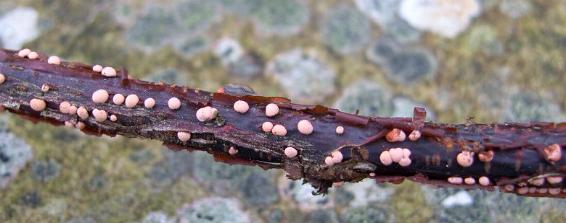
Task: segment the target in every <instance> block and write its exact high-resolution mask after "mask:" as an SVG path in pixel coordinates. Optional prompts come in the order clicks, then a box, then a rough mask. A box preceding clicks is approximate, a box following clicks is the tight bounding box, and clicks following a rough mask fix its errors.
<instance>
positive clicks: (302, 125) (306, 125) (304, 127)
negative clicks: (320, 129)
mask: <svg viewBox="0 0 566 223" xmlns="http://www.w3.org/2000/svg"><path fill="white" fill-rule="evenodd" d="M297 129H298V130H299V132H300V133H302V134H304V135H310V134H312V132H313V131H314V127H313V126H312V123H311V122H310V121H309V120H304V119H303V120H301V121H299V123H297Z"/></svg>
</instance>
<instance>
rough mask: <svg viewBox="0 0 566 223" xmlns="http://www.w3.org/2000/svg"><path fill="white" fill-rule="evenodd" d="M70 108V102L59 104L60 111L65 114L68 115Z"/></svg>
mask: <svg viewBox="0 0 566 223" xmlns="http://www.w3.org/2000/svg"><path fill="white" fill-rule="evenodd" d="M70 107H71V103H69V102H68V101H63V102H61V103H60V104H59V111H60V112H61V113H63V114H68V113H69V108H70Z"/></svg>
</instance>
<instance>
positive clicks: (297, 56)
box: [267, 49, 336, 103]
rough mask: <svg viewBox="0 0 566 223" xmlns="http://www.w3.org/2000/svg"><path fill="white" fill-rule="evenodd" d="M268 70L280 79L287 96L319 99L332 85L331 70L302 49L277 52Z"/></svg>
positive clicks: (302, 99)
mask: <svg viewBox="0 0 566 223" xmlns="http://www.w3.org/2000/svg"><path fill="white" fill-rule="evenodd" d="M267 73H268V74H270V75H272V76H273V77H275V79H276V80H278V81H279V83H281V85H282V86H283V88H285V91H286V92H287V95H288V96H289V97H291V98H293V100H297V101H301V102H311V103H313V102H320V101H321V100H322V99H324V98H325V97H327V96H329V95H330V94H332V93H333V92H334V89H335V86H334V80H335V78H336V73H335V72H334V70H333V69H332V68H331V67H330V66H329V65H328V64H326V63H325V62H323V61H322V60H321V59H320V58H318V57H317V56H316V55H313V54H312V53H307V52H305V51H303V50H301V49H294V50H291V51H287V52H284V53H281V54H279V55H277V56H276V57H275V58H274V59H273V60H272V61H270V62H269V64H268V65H267Z"/></svg>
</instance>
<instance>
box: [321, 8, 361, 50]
mask: <svg viewBox="0 0 566 223" xmlns="http://www.w3.org/2000/svg"><path fill="white" fill-rule="evenodd" d="M320 35H321V37H322V42H324V43H325V44H326V45H327V46H329V47H330V49H332V50H333V51H334V52H337V53H339V54H349V53H352V52H356V51H359V50H361V49H362V48H363V47H364V46H365V45H366V44H368V43H369V40H370V38H371V29H370V24H369V21H368V20H367V19H366V18H365V17H364V16H363V15H362V14H361V13H360V12H359V11H358V10H356V9H355V8H353V7H350V6H349V5H340V6H338V7H336V8H334V9H331V10H330V11H329V12H328V13H327V14H326V16H325V18H324V19H323V21H322V24H321V30H320Z"/></svg>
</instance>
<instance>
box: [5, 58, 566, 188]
mask: <svg viewBox="0 0 566 223" xmlns="http://www.w3.org/2000/svg"><path fill="white" fill-rule="evenodd" d="M17 56H19V57H22V58H28V59H31V60H35V59H40V55H39V54H38V53H37V52H34V51H31V50H29V49H23V50H20V51H19V52H18V53H17ZM47 63H48V64H51V65H60V64H61V59H60V58H59V57H57V56H50V57H49V58H48V59H47ZM92 71H93V72H97V73H100V74H101V75H103V76H105V77H116V76H117V72H116V70H115V69H114V68H112V67H103V66H101V65H94V66H93V67H92ZM5 80H6V76H5V75H4V74H1V73H0V84H2V83H4V82H5ZM49 88H50V87H49V85H48V84H44V85H43V86H41V90H42V91H43V92H48V91H49ZM109 99H110V94H109V93H108V91H106V90H105V89H98V90H96V91H94V92H93V93H92V101H93V102H94V103H96V104H102V103H107V102H108V100H109ZM111 101H112V103H114V104H116V105H124V106H126V107H128V108H134V107H136V106H137V105H138V103H139V101H140V98H139V97H138V96H137V95H135V94H129V95H123V94H114V96H113V97H112V100H111ZM156 103H157V102H156V101H155V99H153V98H146V99H145V100H144V102H143V105H144V107H145V108H147V109H152V108H153V107H154V106H155V105H156ZM181 105H182V104H181V101H180V100H179V99H178V98H176V97H171V98H170V99H169V100H168V101H167V106H168V108H169V109H171V110H178V109H179V108H180V107H181ZM29 106H30V107H31V109H33V110H34V111H37V112H41V111H43V110H45V109H46V108H47V104H46V102H45V101H44V100H42V99H38V98H33V99H31V100H30V101H29ZM233 108H234V111H235V112H237V113H240V114H245V113H247V112H248V110H249V109H250V106H249V104H248V103H247V102H246V101H243V100H238V101H236V102H234V106H233ZM59 110H60V112H61V113H64V114H71V115H77V116H78V117H79V118H80V119H81V120H86V119H88V118H89V117H90V115H92V117H94V120H95V121H97V122H104V121H106V120H107V119H110V121H112V122H116V121H117V120H118V118H117V116H115V115H113V114H110V115H109V113H108V112H107V111H105V110H102V109H93V110H92V111H91V112H90V114H89V112H88V110H87V109H86V108H85V107H83V106H79V107H76V106H74V105H72V104H71V103H69V102H67V101H63V102H61V103H60V104H59ZM279 113H280V110H279V106H278V105H277V104H275V103H270V104H268V105H267V106H265V116H266V117H268V118H271V117H275V116H277V115H278V114H279ZM195 115H196V118H197V119H198V120H199V121H200V122H207V121H211V120H214V119H215V118H216V117H217V116H218V110H217V109H216V108H213V107H210V106H206V107H202V108H200V109H198V110H197V112H196V114H195ZM65 125H66V126H69V127H75V128H79V129H83V128H84V127H85V124H84V123H83V122H82V121H73V122H71V121H67V122H65ZM261 130H262V131H263V132H265V133H267V134H273V135H276V136H285V135H287V128H286V127H285V126H284V125H282V124H274V123H272V122H269V121H266V122H263V123H262V125H261ZM297 130H298V131H299V132H300V133H301V134H304V135H310V134H312V133H313V132H314V131H315V126H313V123H312V122H311V121H310V120H306V119H303V120H300V121H299V122H298V123H297ZM344 131H345V128H344V127H343V126H336V131H335V132H336V134H337V135H342V134H344ZM420 137H421V132H420V131H419V130H413V131H412V132H411V133H410V134H409V136H408V137H407V135H406V133H405V132H404V131H403V130H400V129H396V128H395V129H392V130H390V131H389V132H388V133H387V134H386V136H385V139H386V140H387V141H388V142H391V143H394V142H403V141H405V140H406V139H407V138H408V139H409V140H411V141H417V140H419V138H420ZM177 138H178V139H179V141H181V142H182V143H186V142H188V141H189V140H190V139H191V133H190V132H183V131H180V132H177ZM282 149H283V152H284V154H285V156H286V157H288V158H290V159H292V158H295V157H297V156H298V155H299V150H298V148H294V147H291V146H288V147H285V148H282ZM228 153H229V154H230V155H236V154H237V153H238V149H237V148H235V147H230V148H229V149H228ZM543 153H544V156H545V157H544V158H545V159H546V160H547V161H549V162H552V163H554V162H557V161H559V160H560V159H561V157H562V148H561V147H560V145H558V144H552V145H549V146H547V147H546V148H544V150H543ZM474 155H475V154H474V152H472V151H467V150H464V151H461V152H460V153H459V154H458V155H457V156H456V162H457V163H458V165H460V166H462V167H470V166H471V165H472V164H473V163H474ZM494 155H495V154H494V152H493V151H491V150H490V151H482V152H479V153H478V154H477V157H478V159H479V160H480V161H481V162H490V161H491V160H492V159H493V157H494ZM410 156H411V150H410V149H409V148H389V149H386V150H384V151H382V152H381V154H380V155H379V160H380V162H381V164H383V165H384V166H390V165H394V164H397V165H399V166H401V167H408V166H410V165H411V163H412V161H411V157H410ZM342 160H343V154H342V153H341V152H340V151H339V150H335V151H332V152H330V154H329V155H328V156H327V157H326V158H325V159H324V163H325V164H326V165H327V166H333V165H335V164H338V163H340V162H342ZM369 175H370V176H375V173H370V174H369ZM562 180H563V178H562V176H554V175H550V176H538V177H534V178H531V179H529V180H528V183H522V184H521V183H520V184H518V185H512V184H508V185H504V186H503V189H504V190H505V191H508V192H513V191H514V192H517V193H519V194H526V193H535V192H536V193H550V194H559V193H560V192H561V189H560V188H552V187H549V188H545V187H540V186H542V185H544V183H545V182H548V184H550V185H558V184H561V183H562ZM447 182H448V183H450V184H456V185H458V184H467V185H473V184H476V183H478V184H479V185H481V186H490V185H491V182H490V180H489V178H488V177H487V176H481V177H479V178H477V179H476V178H473V177H461V176H453V177H449V178H447ZM529 184H530V185H532V186H535V187H529V186H528V185H529ZM516 187H517V188H516ZM562 192H565V193H566V189H565V191H562Z"/></svg>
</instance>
